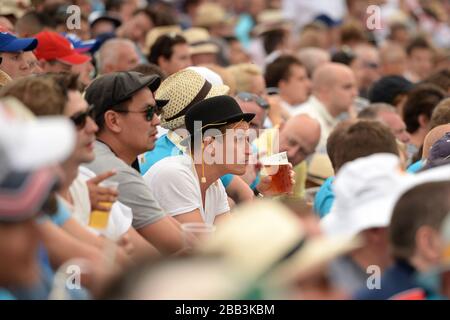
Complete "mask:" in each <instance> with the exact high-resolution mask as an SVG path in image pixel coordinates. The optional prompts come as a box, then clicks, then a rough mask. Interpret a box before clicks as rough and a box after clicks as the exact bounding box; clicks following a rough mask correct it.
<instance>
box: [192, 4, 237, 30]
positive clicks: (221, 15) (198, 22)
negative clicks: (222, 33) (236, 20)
mask: <svg viewBox="0 0 450 320" xmlns="http://www.w3.org/2000/svg"><path fill="white" fill-rule="evenodd" d="M227 18H228V17H227V13H226V11H225V10H224V8H223V7H222V6H221V5H219V4H217V3H203V4H201V5H200V6H199V7H198V9H197V13H196V15H195V17H194V26H196V27H204V28H208V27H212V26H214V25H217V24H220V23H224V22H225V23H226V22H228V20H229V19H227Z"/></svg>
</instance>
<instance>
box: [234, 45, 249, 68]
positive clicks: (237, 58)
mask: <svg viewBox="0 0 450 320" xmlns="http://www.w3.org/2000/svg"><path fill="white" fill-rule="evenodd" d="M229 60H230V64H231V65H233V64H238V63H248V62H250V57H249V55H248V54H247V52H245V50H244V48H243V47H242V43H241V42H240V41H233V42H231V43H230V56H229Z"/></svg>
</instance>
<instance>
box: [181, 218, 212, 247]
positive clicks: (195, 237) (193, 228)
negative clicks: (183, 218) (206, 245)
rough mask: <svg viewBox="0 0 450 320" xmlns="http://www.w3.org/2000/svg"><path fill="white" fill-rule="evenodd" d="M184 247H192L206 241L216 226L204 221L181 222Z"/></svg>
mask: <svg viewBox="0 0 450 320" xmlns="http://www.w3.org/2000/svg"><path fill="white" fill-rule="evenodd" d="M181 230H182V233H183V243H184V248H185V249H194V248H195V247H196V246H197V245H198V244H199V243H201V242H204V241H207V240H208V238H209V237H211V235H212V234H213V233H214V232H215V231H216V227H215V226H214V225H211V224H207V223H204V222H188V223H183V224H181Z"/></svg>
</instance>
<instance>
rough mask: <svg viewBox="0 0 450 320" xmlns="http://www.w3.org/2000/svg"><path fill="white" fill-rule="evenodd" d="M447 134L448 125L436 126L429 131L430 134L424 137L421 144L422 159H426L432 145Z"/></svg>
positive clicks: (449, 128) (449, 129) (448, 130)
mask: <svg viewBox="0 0 450 320" xmlns="http://www.w3.org/2000/svg"><path fill="white" fill-rule="evenodd" d="M447 132H450V123H449V124H443V125H440V126H437V127H436V128H434V129H431V130H430V132H428V134H427V135H426V136H425V140H424V142H423V150H422V159H427V158H428V155H429V154H430V149H431V147H432V146H433V144H434V143H435V142H436V141H438V140H439V139H440V138H442V137H443V136H444V135H445V134H446V133H447Z"/></svg>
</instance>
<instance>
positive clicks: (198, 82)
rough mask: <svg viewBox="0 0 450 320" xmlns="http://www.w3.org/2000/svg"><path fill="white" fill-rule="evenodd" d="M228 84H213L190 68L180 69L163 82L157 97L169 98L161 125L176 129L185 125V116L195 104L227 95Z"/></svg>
mask: <svg viewBox="0 0 450 320" xmlns="http://www.w3.org/2000/svg"><path fill="white" fill-rule="evenodd" d="M229 90H230V88H229V87H228V86H226V85H212V84H211V83H210V82H208V81H207V80H206V79H205V78H203V77H202V76H201V75H200V74H198V73H197V72H195V71H194V70H190V69H183V70H181V71H178V72H176V73H174V74H172V75H171V76H169V77H168V78H167V79H166V80H164V81H163V83H161V85H160V87H159V88H158V90H157V91H156V96H155V98H156V99H157V100H159V99H165V100H169V102H168V103H167V104H166V105H165V106H164V108H163V110H162V113H161V126H162V127H163V128H166V129H169V130H175V129H177V128H180V127H182V126H184V116H185V114H186V112H187V110H189V109H190V107H192V106H193V105H194V104H196V103H197V102H200V101H202V100H204V99H207V98H211V97H215V96H220V95H226V94H227V93H228V91H229Z"/></svg>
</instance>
